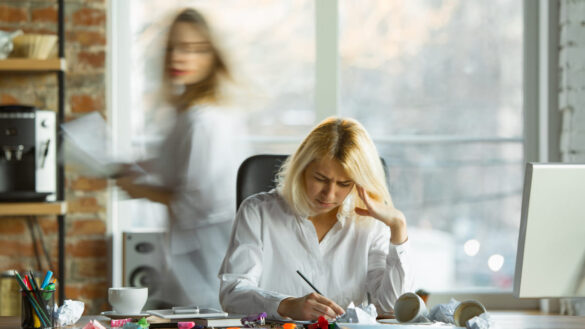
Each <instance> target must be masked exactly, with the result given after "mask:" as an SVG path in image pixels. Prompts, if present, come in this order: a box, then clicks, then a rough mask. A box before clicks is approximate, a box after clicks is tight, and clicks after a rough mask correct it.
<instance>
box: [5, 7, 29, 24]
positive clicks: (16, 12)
mask: <svg viewBox="0 0 585 329" xmlns="http://www.w3.org/2000/svg"><path fill="white" fill-rule="evenodd" d="M26 21H27V13H26V9H25V8H19V7H14V6H8V5H3V6H0V22H3V23H21V22H26Z"/></svg>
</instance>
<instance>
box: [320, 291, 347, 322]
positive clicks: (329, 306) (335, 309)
mask: <svg viewBox="0 0 585 329" xmlns="http://www.w3.org/2000/svg"><path fill="white" fill-rule="evenodd" d="M318 296H319V302H320V303H321V305H324V306H325V308H326V310H325V311H326V312H327V314H329V315H330V316H332V317H336V316H338V315H341V314H343V313H345V311H344V310H343V308H341V306H339V305H337V304H336V303H335V302H334V301H332V300H331V299H329V298H327V297H325V296H321V295H318ZM324 313H325V312H324Z"/></svg>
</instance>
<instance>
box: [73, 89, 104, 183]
mask: <svg viewBox="0 0 585 329" xmlns="http://www.w3.org/2000/svg"><path fill="white" fill-rule="evenodd" d="M88 97H89V96H88ZM72 98H73V97H72ZM90 101H92V100H91V99H90ZM84 102H85V100H84ZM74 112H76V111H74ZM106 187H108V181H107V180H106V179H98V178H89V177H80V178H78V179H76V180H74V181H73V182H72V183H71V189H73V190H77V191H100V190H103V189H105V188H106Z"/></svg>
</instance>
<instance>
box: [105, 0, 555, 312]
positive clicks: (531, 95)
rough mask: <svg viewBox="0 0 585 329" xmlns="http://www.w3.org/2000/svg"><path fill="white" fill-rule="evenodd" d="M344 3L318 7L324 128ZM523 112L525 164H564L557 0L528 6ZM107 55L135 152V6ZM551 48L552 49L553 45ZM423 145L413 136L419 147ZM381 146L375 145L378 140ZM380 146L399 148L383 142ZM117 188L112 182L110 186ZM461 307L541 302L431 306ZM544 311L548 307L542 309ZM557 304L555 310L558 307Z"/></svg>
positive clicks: (116, 212)
mask: <svg viewBox="0 0 585 329" xmlns="http://www.w3.org/2000/svg"><path fill="white" fill-rule="evenodd" d="M338 1H339V0H320V1H316V2H315V21H316V24H315V26H316V34H315V42H316V64H315V71H316V72H315V74H316V76H315V78H316V80H315V117H316V121H317V122H318V121H320V120H322V119H324V118H326V117H328V116H333V115H337V109H338V104H339V47H338V35H339V33H338V31H339V27H338V22H339V11H338ZM523 7H524V8H523V15H524V17H523V21H524V23H523V24H524V29H523V41H524V45H523V47H524V49H523V63H524V64H523V81H524V90H523V107H524V109H523V110H524V156H525V161H526V162H529V161H539V162H549V161H559V160H560V145H559V144H560V131H561V117H560V113H559V111H558V100H557V96H558V95H557V87H558V79H557V76H558V72H557V70H558V47H557V46H556V45H557V44H558V24H559V18H558V14H559V10H558V7H559V1H558V0H551V1H549V0H539V1H531V0H523ZM107 9H108V13H109V15H108V18H107V42H108V52H107V56H106V88H107V94H106V103H107V114H108V118H109V121H108V123H109V125H110V128H111V131H112V135H111V141H110V142H111V143H112V145H113V148H114V150H115V151H117V152H123V151H125V150H129V149H130V148H131V138H130V136H129V135H130V130H129V129H125V125H124V123H125V122H128V121H129V120H130V119H131V117H130V113H129V111H127V110H126V109H128V108H129V106H130V99H129V97H126V96H127V95H130V90H131V88H132V86H131V85H130V80H129V77H130V74H129V72H128V71H127V69H128V68H129V67H130V65H129V61H130V56H129V52H128V47H127V45H128V44H131V35H130V26H129V20H128V17H130V4H129V1H108V2H107ZM551 45H552V46H551ZM266 137H267V136H252V137H251V140H252V141H256V142H260V143H270V140H267V139H266ZM417 138H420V137H417V136H413V137H412V140H409V139H408V138H406V139H402V140H401V141H403V142H416V139H417ZM281 139H282V140H286V141H289V142H291V141H296V139H299V140H300V138H297V137H291V138H280V139H272V141H274V142H281ZM375 141H376V142H378V140H377V139H375ZM379 142H382V143H384V142H395V140H394V139H393V138H392V137H390V138H382V139H381V140H380V141H379ZM110 184H112V182H110ZM110 191H111V192H110V194H109V198H108V216H107V217H108V222H107V235H108V238H109V240H110V241H111V243H110V253H111V254H110V259H111V268H110V271H109V275H110V279H111V282H112V285H113V286H119V285H121V284H122V241H121V239H122V238H121V236H122V232H121V229H120V220H119V218H122V217H123V216H124V215H125V214H123V213H121V211H122V210H121V209H119V207H117V202H118V200H119V198H118V193H117V191H116V189H111V190H110ZM451 297H452V298H457V299H459V300H464V299H470V298H476V299H480V300H481V301H482V303H484V305H485V306H486V307H487V308H488V309H537V308H539V307H541V308H542V306H543V305H542V304H543V303H542V302H539V300H535V299H517V298H515V297H513V295H512V292H511V291H510V292H501V291H492V290H489V291H488V290H485V291H484V290H477V291H475V290H474V291H453V292H445V293H436V294H433V295H432V296H431V299H430V303H432V304H436V303H444V302H448V300H449V298H451ZM544 304H546V303H544ZM554 304H555V303H553V306H552V308H555V306H554Z"/></svg>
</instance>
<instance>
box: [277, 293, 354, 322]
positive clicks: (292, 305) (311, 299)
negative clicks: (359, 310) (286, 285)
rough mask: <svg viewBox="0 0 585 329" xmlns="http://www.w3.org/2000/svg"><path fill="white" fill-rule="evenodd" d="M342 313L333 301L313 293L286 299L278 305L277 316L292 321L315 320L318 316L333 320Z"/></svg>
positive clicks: (341, 309)
mask: <svg viewBox="0 0 585 329" xmlns="http://www.w3.org/2000/svg"><path fill="white" fill-rule="evenodd" d="M343 313H345V311H344V310H343V308H341V307H340V306H339V305H337V304H335V302H334V301H332V300H330V299H329V298H327V297H324V296H321V295H319V294H317V293H314V292H313V293H310V294H308V295H306V296H303V297H299V298H292V297H291V298H286V299H284V300H283V301H281V302H280V305H278V314H280V315H281V316H283V317H288V318H291V319H293V320H317V319H318V318H319V317H320V316H324V317H325V318H327V319H328V320H333V319H335V318H336V317H337V316H338V315H342V314H343Z"/></svg>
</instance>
